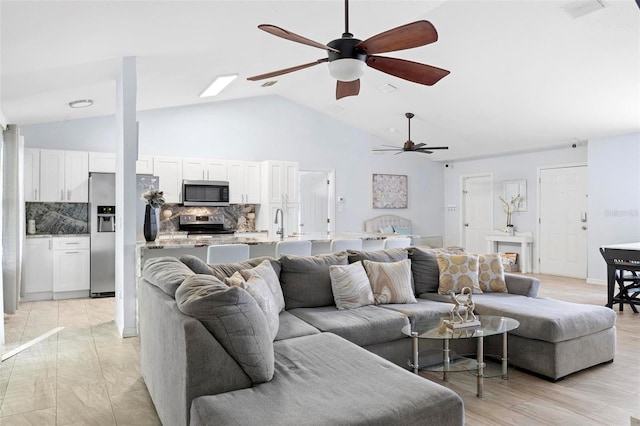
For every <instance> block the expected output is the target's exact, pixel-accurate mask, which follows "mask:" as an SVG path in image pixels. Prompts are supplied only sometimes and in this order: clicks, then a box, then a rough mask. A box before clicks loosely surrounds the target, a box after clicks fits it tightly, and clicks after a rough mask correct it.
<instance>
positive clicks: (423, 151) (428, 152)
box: [416, 149, 433, 154]
mask: <svg viewBox="0 0 640 426" xmlns="http://www.w3.org/2000/svg"><path fill="white" fill-rule="evenodd" d="M416 152H421V153H423V154H433V152H432V151H426V150H423V149H421V150H420V151H416Z"/></svg>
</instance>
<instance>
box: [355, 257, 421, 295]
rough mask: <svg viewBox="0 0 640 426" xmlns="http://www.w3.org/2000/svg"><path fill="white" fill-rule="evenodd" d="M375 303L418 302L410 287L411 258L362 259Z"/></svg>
mask: <svg viewBox="0 0 640 426" xmlns="http://www.w3.org/2000/svg"><path fill="white" fill-rule="evenodd" d="M362 263H363V264H364V269H365V270H366V271H367V276H368V277H369V282H370V283H371V289H372V291H373V298H374V300H375V301H376V305H381V304H387V303H418V302H417V300H416V296H415V295H414V294H413V289H412V288H411V260H409V259H405V260H401V261H399V262H373V261H371V260H363V261H362Z"/></svg>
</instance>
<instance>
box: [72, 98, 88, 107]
mask: <svg viewBox="0 0 640 426" xmlns="http://www.w3.org/2000/svg"><path fill="white" fill-rule="evenodd" d="M91 105H93V100H92V99H78V100H77V101H71V102H69V107H70V108H87V107H90V106H91Z"/></svg>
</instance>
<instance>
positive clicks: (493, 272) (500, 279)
mask: <svg viewBox="0 0 640 426" xmlns="http://www.w3.org/2000/svg"><path fill="white" fill-rule="evenodd" d="M478 283H479V284H480V289H481V290H482V291H483V292H498V293H506V292H507V283H506V282H505V279H504V267H503V266H502V257H501V256H500V254H498V253H492V254H481V255H478Z"/></svg>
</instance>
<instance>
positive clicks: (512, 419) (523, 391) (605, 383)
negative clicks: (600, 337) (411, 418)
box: [421, 274, 640, 426]
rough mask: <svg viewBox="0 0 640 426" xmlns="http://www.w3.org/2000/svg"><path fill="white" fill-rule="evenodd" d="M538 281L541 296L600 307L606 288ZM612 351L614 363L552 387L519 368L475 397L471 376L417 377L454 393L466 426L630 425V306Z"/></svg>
mask: <svg viewBox="0 0 640 426" xmlns="http://www.w3.org/2000/svg"><path fill="white" fill-rule="evenodd" d="M533 276H536V277H538V278H540V280H541V281H542V286H541V287H542V288H541V291H540V294H539V296H540V297H552V298H555V299H559V300H567V301H572V302H578V303H589V304H594V305H604V304H605V303H606V301H607V296H606V287H604V286H602V285H593V284H586V283H585V281H584V280H575V279H571V278H562V277H555V276H549V275H535V274H534V275H533ZM616 312H617V313H618V319H617V324H616V328H617V348H616V358H615V360H614V362H613V363H610V364H603V365H599V366H596V367H593V368H590V369H588V370H584V371H581V372H578V373H575V374H572V375H570V376H568V377H566V378H565V379H562V380H560V381H558V382H556V383H551V382H549V381H547V380H545V379H542V378H539V377H536V376H533V375H531V374H528V373H525V372H523V371H520V370H512V371H510V372H509V379H508V380H502V379H501V378H490V379H485V381H484V390H483V398H478V397H476V377H475V376H473V375H471V374H470V373H455V374H452V375H451V377H450V381H449V382H446V383H445V382H443V381H442V376H441V375H440V374H435V373H424V372H423V373H421V375H423V376H424V377H427V378H429V379H430V380H433V381H434V382H436V383H440V384H443V385H445V386H447V387H448V388H450V389H452V390H454V391H455V392H457V393H458V394H459V395H460V396H461V397H462V398H463V400H464V404H465V416H466V424H467V425H469V426H472V425H519V426H520V425H564V426H573V425H629V424H631V423H630V418H631V416H634V417H636V418H640V314H634V313H633V312H632V311H631V309H630V308H629V305H626V306H625V308H624V312H618V309H617V307H616Z"/></svg>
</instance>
